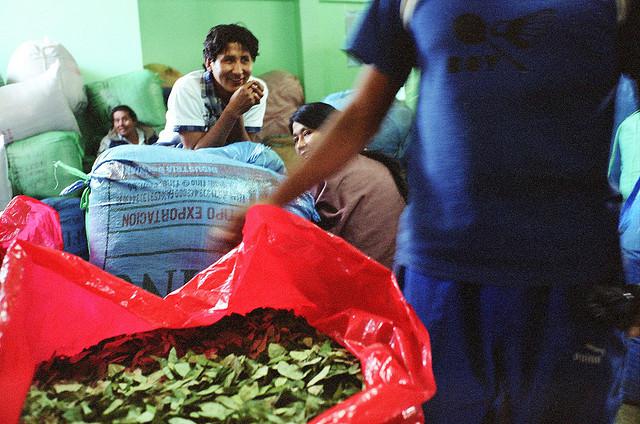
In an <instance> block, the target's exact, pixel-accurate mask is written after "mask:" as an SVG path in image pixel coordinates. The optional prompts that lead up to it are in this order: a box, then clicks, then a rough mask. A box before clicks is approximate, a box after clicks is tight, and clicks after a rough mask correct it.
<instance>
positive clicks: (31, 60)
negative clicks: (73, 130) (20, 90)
mask: <svg viewBox="0 0 640 424" xmlns="http://www.w3.org/2000/svg"><path fill="white" fill-rule="evenodd" d="M55 63H59V64H60V71H59V78H60V87H61V88H62V92H63V93H64V96H65V98H66V99H67V102H68V103H69V107H70V108H71V110H73V111H74V112H81V111H82V110H84V108H85V107H86V106H87V96H86V95H85V92H84V82H83V80H82V75H81V74H80V68H78V64H77V63H76V61H75V59H74V58H73V56H71V53H69V51H68V50H67V49H66V48H65V47H64V46H63V45H62V44H59V43H55V42H52V41H49V40H48V39H46V38H45V39H44V40H41V41H26V42H24V43H22V44H20V45H19V46H18V48H17V49H16V50H15V51H14V52H13V53H12V55H11V57H10V58H9V64H8V65H7V83H15V82H24V81H27V80H29V79H31V78H34V77H37V76H39V75H41V74H42V73H44V72H45V71H46V70H47V69H49V68H50V67H51V66H52V65H53V64H55Z"/></svg>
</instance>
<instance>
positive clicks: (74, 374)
mask: <svg viewBox="0 0 640 424" xmlns="http://www.w3.org/2000/svg"><path fill="white" fill-rule="evenodd" d="M362 388H363V384H362V375H361V371H360V364H359V362H358V360H357V359H356V358H355V357H353V356H352V355H351V354H350V353H349V352H348V351H347V350H345V349H344V348H342V347H340V346H339V345H338V344H337V343H335V342H334V341H332V340H331V339H329V338H328V337H326V336H324V335H322V334H319V333H318V332H317V331H316V330H315V329H314V328H313V327H311V326H309V325H308V324H307V323H306V321H305V320H304V319H302V318H300V317H296V316H294V315H293V314H292V313H291V312H289V311H280V310H273V309H266V308H262V309H256V310H254V311H253V312H251V313H249V314H247V315H246V316H240V315H236V314H234V315H231V316H229V317H225V318H223V319H222V320H220V321H219V322H217V323H216V324H214V325H212V326H208V327H197V328H189V329H180V330H168V329H161V330H155V331H151V332H146V333H139V334H134V335H128V336H121V337H116V338H112V339H108V340H105V341H103V342H101V343H100V344H98V345H96V346H94V347H92V348H89V349H87V350H85V351H83V352H81V353H80V354H78V355H76V356H74V357H71V358H69V357H55V358H53V359H52V360H50V361H48V362H45V363H43V364H41V366H40V367H39V368H38V370H37V373H36V377H35V378H34V383H33V385H32V387H31V390H30V391H29V394H28V396H27V400H26V402H25V406H24V408H23V413H22V417H21V420H22V422H24V423H58V422H73V423H81V422H85V423H94V422H113V423H169V424H189V423H210V422H216V423H265V422H266V423H283V424H284V423H304V422H307V421H308V420H310V419H311V418H313V417H314V416H316V415H318V414H319V413H320V412H322V411H324V410H325V409H327V408H329V407H331V406H333V405H335V404H337V403H339V402H341V401H343V400H344V399H346V398H347V397H349V396H351V395H353V394H355V393H357V392H359V391H360V390H362Z"/></svg>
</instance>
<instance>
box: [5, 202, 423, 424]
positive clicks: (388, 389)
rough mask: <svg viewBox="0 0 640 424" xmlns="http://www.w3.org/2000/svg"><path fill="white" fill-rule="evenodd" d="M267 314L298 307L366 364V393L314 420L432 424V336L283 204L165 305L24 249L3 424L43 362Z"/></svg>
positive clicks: (387, 289) (74, 261) (356, 261)
mask: <svg viewBox="0 0 640 424" xmlns="http://www.w3.org/2000/svg"><path fill="white" fill-rule="evenodd" d="M257 307H271V308H284V309H292V310H293V311H294V312H295V313H296V314H299V315H301V316H303V317H305V318H306V319H307V321H308V322H309V323H310V324H311V325H313V326H314V327H316V328H317V329H319V330H320V331H322V332H324V333H325V334H328V335H329V336H331V337H333V338H334V339H335V340H336V341H338V342H339V343H341V344H343V345H344V346H346V347H347V348H348V349H349V350H350V351H351V352H352V353H354V354H355V355H356V356H357V357H358V358H359V359H360V361H361V363H362V366H363V375H364V378H365V383H366V388H365V390H363V391H362V392H360V393H359V394H357V395H354V396H352V397H350V398H349V399H347V400H345V401H344V402H342V403H340V404H338V405H336V406H335V407H333V408H331V409H329V410H327V411H325V412H324V413H323V414H321V415H319V416H318V417H316V418H315V419H314V420H312V423H314V424H320V423H322V424H324V423H367V424H370V423H386V422H398V423H418V422H422V412H421V408H420V405H421V404H422V403H423V402H424V401H426V400H427V399H429V398H430V397H431V396H432V395H433V393H434V391H435V383H434V380H433V374H432V371H431V350H430V345H429V336H428V334H427V331H426V329H425V328H424V326H423V325H422V324H421V323H420V321H419V319H418V318H417V316H416V315H415V313H414V312H413V309H411V307H410V306H409V305H408V304H407V303H406V301H405V300H404V298H403V296H402V294H401V292H400V290H399V288H398V286H397V284H396V283H395V280H394V278H393V276H392V274H391V273H390V271H389V270H387V269H386V268H384V267H383V266H382V265H380V264H378V263H376V262H374V261H372V260H370V259H369V258H367V257H365V256H363V255H362V254H361V253H360V252H359V251H357V250H356V249H355V248H353V247H351V246H350V245H348V244H347V243H346V242H344V241H343V240H341V239H339V238H337V237H334V236H332V235H330V234H328V233H325V232H324V231H322V230H320V229H319V228H317V227H316V226H314V225H313V224H311V223H309V222H308V221H306V220H304V219H302V218H299V217H297V216H295V215H293V214H291V213H288V212H286V211H284V210H282V209H279V208H276V207H272V206H255V207H252V208H251V209H250V210H249V212H248V214H247V220H246V224H245V228H244V237H243V242H242V243H241V244H240V245H239V246H238V247H236V248H235V249H234V250H232V251H231V252H229V253H228V254H227V255H225V256H224V257H222V258H221V259H220V260H219V261H218V262H216V263H215V264H213V265H212V266H210V267H209V268H207V269H206V270H204V271H202V272H201V273H200V274H198V275H197V276H196V277H195V278H194V279H193V280H191V281H190V282H189V283H187V284H186V285H185V286H183V287H182V288H181V289H179V290H177V291H175V292H173V293H171V294H170V295H168V296H167V297H165V298H164V299H162V298H159V297H157V296H155V295H152V294H150V293H148V292H145V291H144V290H142V289H140V288H138V287H136V286H134V285H131V284H129V283H127V282H125V281H123V280H119V279H118V278H116V277H114V276H112V275H110V274H108V273H106V272H104V271H102V270H101V269H99V268H97V267H95V266H93V265H91V264H89V263H87V262H85V261H83V260H82V259H80V258H78V257H75V256H73V255H70V254H68V253H64V252H60V251H55V250H52V249H48V248H45V247H41V246H37V245H35V244H33V243H29V242H25V241H17V242H15V244H14V245H13V246H12V247H11V248H10V249H9V250H8V252H7V254H6V257H5V261H4V263H3V267H2V270H1V272H0V369H2V370H3V371H2V373H0V393H3V394H4V395H3V397H7V399H6V400H5V401H3V402H2V403H0V422H2V423H12V422H16V421H17V420H18V417H19V414H20V410H21V407H22V403H23V400H24V398H25V395H26V392H27V390H28V388H29V384H30V382H31V379H32V376H33V372H34V370H35V367H36V365H37V364H38V363H39V362H40V361H43V360H46V359H48V358H49V357H51V355H53V354H54V353H55V354H67V355H71V354H75V353H77V352H79V351H80V350H82V349H83V348H85V347H88V346H91V345H93V344H95V343H97V342H98V341H100V340H102V339H104V338H107V337H112V336H115V335H119V334H124V333H133V332H139V331H146V330H151V329H154V328H160V327H165V328H181V327H190V326H198V325H208V324H212V323H214V322H216V321H218V320H219V319H220V318H222V317H223V316H225V315H228V314H230V313H234V312H235V313H246V312H249V311H251V310H253V309H254V308H257Z"/></svg>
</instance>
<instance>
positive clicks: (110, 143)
mask: <svg viewBox="0 0 640 424" xmlns="http://www.w3.org/2000/svg"><path fill="white" fill-rule="evenodd" d="M157 140H158V136H157V135H156V132H155V130H154V129H153V128H151V127H149V126H147V125H144V124H141V123H140V122H138V116H137V115H136V113H135V112H134V111H133V109H131V108H130V107H129V106H126V105H118V106H116V107H114V108H113V109H111V129H110V130H109V133H108V134H107V135H106V136H104V138H103V139H102V141H101V142H100V147H99V148H98V154H100V153H102V152H104V151H105V150H107V149H110V148H111V147H116V146H121V145H123V144H140V145H144V144H153V143H155V142H156V141H157Z"/></svg>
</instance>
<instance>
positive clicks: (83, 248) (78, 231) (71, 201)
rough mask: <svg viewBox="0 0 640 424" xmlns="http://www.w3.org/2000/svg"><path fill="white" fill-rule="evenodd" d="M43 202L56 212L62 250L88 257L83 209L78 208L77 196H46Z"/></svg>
mask: <svg viewBox="0 0 640 424" xmlns="http://www.w3.org/2000/svg"><path fill="white" fill-rule="evenodd" d="M42 202H43V203H46V204H47V205H49V206H51V207H52V208H53V209H55V210H56V211H57V212H58V216H59V217H60V227H61V228H62V239H63V241H64V251H65V252H69V253H72V254H74V255H76V256H80V257H81V258H83V259H89V250H88V249H87V233H86V232H85V228H84V211H83V210H82V209H81V208H80V198H79V197H48V198H46V199H42Z"/></svg>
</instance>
